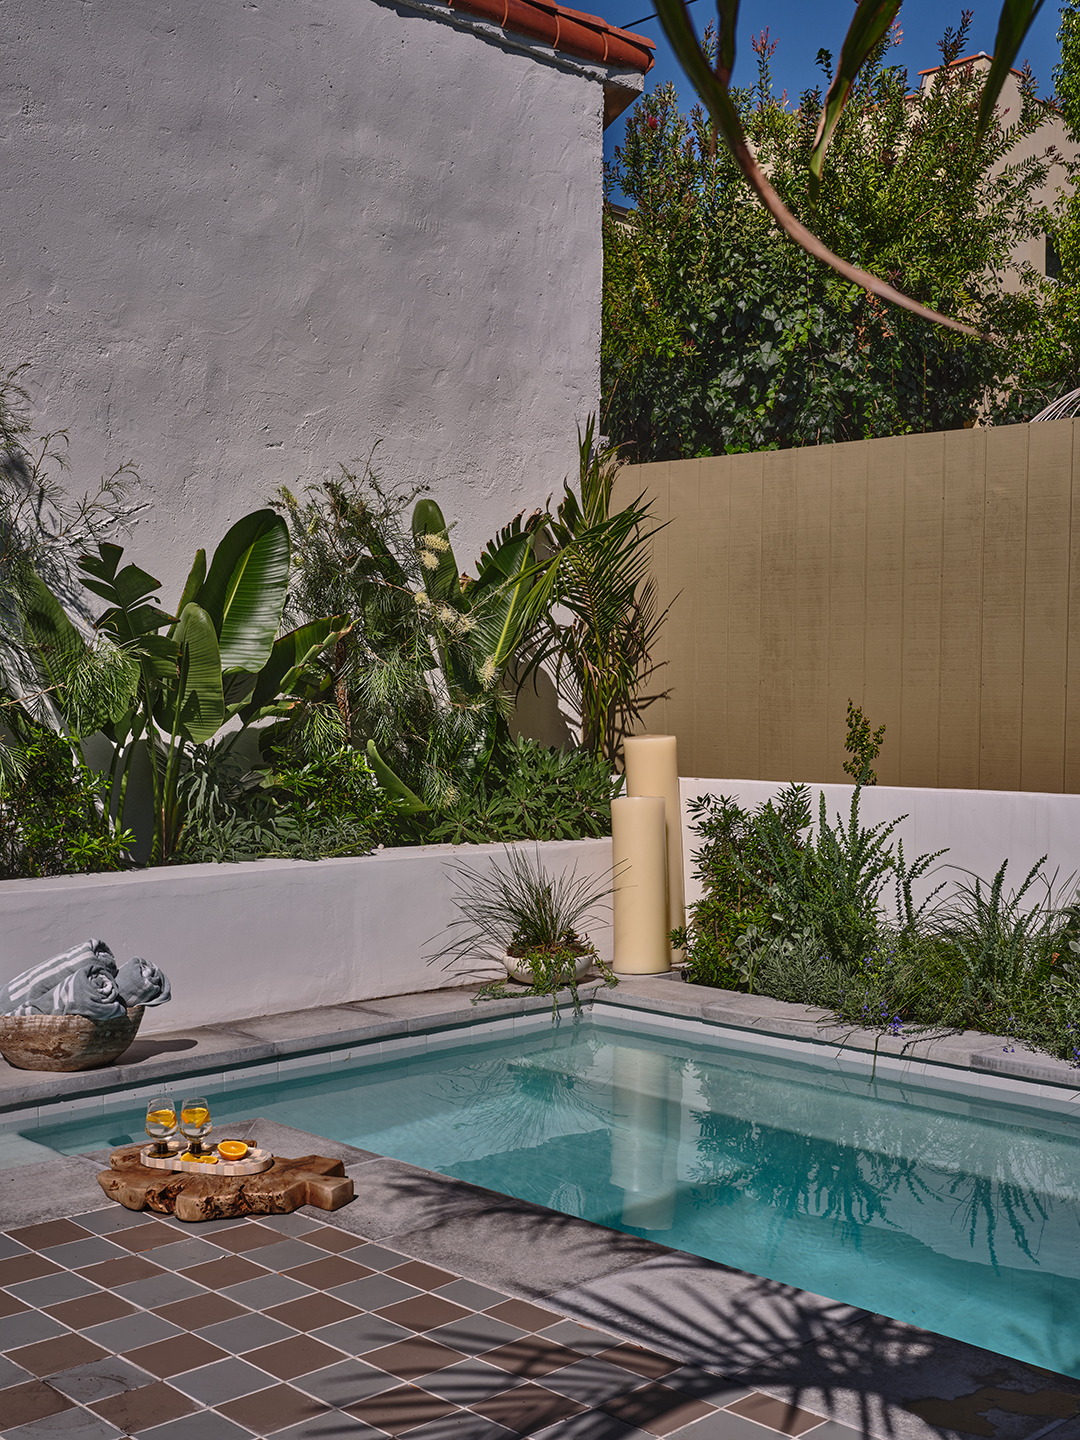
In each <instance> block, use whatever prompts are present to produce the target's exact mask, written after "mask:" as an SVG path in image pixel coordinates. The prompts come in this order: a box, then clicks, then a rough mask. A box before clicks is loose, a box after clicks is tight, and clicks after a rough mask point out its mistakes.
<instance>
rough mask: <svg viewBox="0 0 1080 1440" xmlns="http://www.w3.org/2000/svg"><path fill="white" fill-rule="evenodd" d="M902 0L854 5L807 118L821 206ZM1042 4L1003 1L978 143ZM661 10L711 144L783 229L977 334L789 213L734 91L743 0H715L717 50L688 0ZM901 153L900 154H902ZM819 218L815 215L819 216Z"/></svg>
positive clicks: (922, 311)
mask: <svg viewBox="0 0 1080 1440" xmlns="http://www.w3.org/2000/svg"><path fill="white" fill-rule="evenodd" d="M901 3H902V0H859V3H858V5H857V6H856V10H855V15H854V17H853V19H852V21H851V24H850V26H849V27H848V31H847V34H846V35H845V37H844V42H843V45H842V47H841V50H840V58H839V61H838V62H837V66H836V73H835V74H834V75H830V85H829V90H828V93H827V95H826V96H825V100H824V103H823V104H822V105H821V106H820V108H819V112H818V113H816V114H815V115H813V116H812V117H808V119H809V122H810V123H811V124H813V123H814V121H816V129H815V131H814V134H813V140H812V143H811V145H810V146H809V149H808V153H807V156H806V166H807V172H808V176H807V195H808V198H809V201H810V204H811V206H814V207H816V206H817V204H818V201H819V199H820V197H821V194H822V177H823V175H824V173H825V157H826V154H827V152H828V150H829V147H830V145H835V144H836V142H837V140H838V138H839V136H840V134H841V133H842V119H843V118H844V110H845V106H846V105H847V103H848V101H849V99H852V98H855V99H856V100H858V99H859V79H860V72H862V71H863V70H864V67H870V69H871V70H872V69H873V66H874V65H875V63H879V62H880V57H881V55H882V53H883V51H884V49H885V48H886V47H887V46H888V44H889V39H890V28H891V27H892V25H893V23H894V21H895V19H896V15H897V12H898V11H899V9H900V5H901ZM1042 3H1043V0H1004V3H1003V4H1002V8H1001V16H1000V19H999V22H998V31H997V38H996V41H995V44H994V54H993V57H992V59H991V63H990V66H989V68H988V70H987V72H986V79H985V81H984V83H983V85H982V89H981V92H980V95H979V101H978V109H977V112H976V117H975V127H974V140H975V143H976V144H981V143H982V141H983V140H984V139H985V137H986V136H988V135H989V134H991V133H992V131H993V130H994V129H995V127H998V120H997V116H996V107H997V100H998V96H999V95H1000V94H1001V89H1002V86H1003V85H1004V83H1005V81H1006V79H1007V77H1008V75H1009V73H1010V70H1011V68H1012V64H1013V61H1014V60H1015V58H1016V56H1017V54H1018V52H1019V50H1020V46H1021V44H1022V43H1023V40H1024V36H1025V35H1026V34H1027V32H1028V30H1029V28H1030V27H1031V24H1032V21H1033V20H1034V19H1035V16H1036V15H1037V14H1038V12H1039V10H1040V9H1041V8H1042ZM657 12H658V14H659V17H660V23H661V24H662V25H663V27H664V32H665V34H666V35H667V37H668V40H669V41H670V42H671V46H672V49H673V50H674V51H675V56H676V58H677V59H678V61H679V64H680V65H681V66H682V68H683V70H684V71H685V73H686V75H687V77H688V78H689V80H690V82H691V83H692V84H693V86H694V88H695V90H696V91H697V93H698V95H699V96H700V97H701V99H702V101H703V102H704V103H705V105H706V107H707V109H708V112H709V117H710V121H711V126H712V135H711V144H712V146H713V147H715V143H716V138H717V137H719V138H721V139H722V140H723V141H724V144H725V145H726V146H727V148H728V149H729V150H730V152H731V155H732V156H733V158H734V160H735V163H736V164H737V166H738V168H739V170H740V171H741V173H742V174H743V176H744V177H745V178H746V180H747V181H748V182H749V185H750V187H751V190H752V192H753V194H754V196H755V198H756V200H757V201H758V202H759V203H760V204H761V205H762V206H763V207H764V209H765V210H766V211H768V213H769V214H770V215H771V216H772V218H773V220H774V221H776V223H777V224H778V225H779V227H780V228H781V229H782V230H783V231H784V233H785V234H786V235H787V236H789V238H790V239H792V240H794V241H795V243H796V244H797V245H799V246H801V247H802V248H803V249H804V250H806V251H807V253H808V254H810V255H812V256H814V257H815V258H816V259H817V260H820V261H824V262H825V264H826V265H829V266H830V267H831V268H832V269H833V270H834V271H835V272H836V273H837V274H839V275H841V276H842V277H843V278H844V279H846V280H848V281H850V282H852V283H854V284H855V285H858V286H860V287H861V288H863V289H865V290H867V291H869V292H870V293H871V294H873V295H876V296H878V297H879V298H880V299H882V300H886V301H889V302H891V303H892V304H894V305H898V306H900V307H901V308H903V309H906V310H909V311H911V312H912V313H913V314H915V315H918V316H920V317H921V318H923V319H926V320H934V321H936V322H937V323H938V324H942V325H946V326H948V327H950V328H951V329H954V330H958V331H962V332H966V333H968V334H971V333H973V331H972V330H971V327H970V326H967V325H965V324H963V323H962V322H960V321H958V320H957V319H955V318H953V317H949V316H946V315H943V314H941V313H939V312H937V311H935V310H933V309H930V308H928V307H927V306H925V305H922V304H920V303H918V301H916V300H914V299H912V298H911V297H910V296H907V295H904V294H902V293H901V292H899V291H898V290H896V289H895V287H894V286H892V285H890V284H887V283H886V282H885V281H884V280H882V279H880V278H879V277H878V276H877V275H875V274H872V273H870V272H869V271H868V270H866V269H863V268H860V266H859V265H857V264H852V263H851V262H850V261H848V260H845V259H843V258H842V257H841V256H839V255H837V254H836V253H835V252H834V251H832V250H830V249H829V247H828V245H827V244H826V243H824V242H823V241H822V240H821V239H820V238H819V236H818V234H817V233H815V231H812V230H811V229H809V228H808V227H807V226H806V225H805V224H803V223H801V222H800V221H799V220H798V219H797V218H796V216H795V215H793V214H792V213H791V210H790V209H789V208H788V206H787V205H786V204H785V203H784V199H783V196H782V194H781V192H780V190H779V188H778V187H776V186H775V185H774V184H773V183H772V180H771V178H770V175H769V170H768V161H767V160H765V161H763V160H762V158H761V157H760V156H759V155H757V154H756V153H755V149H754V147H753V145H752V144H751V143H750V141H749V138H748V136H747V134H746V130H745V128H744V124H743V119H742V116H741V115H740V113H739V106H738V103H737V100H736V97H735V95H734V94H733V92H732V90H731V72H732V69H733V67H734V64H735V31H736V26H737V23H738V16H739V0H717V4H716V13H717V30H716V38H715V48H713V49H710V47H709V46H708V45H702V43H701V41H700V40H699V39H698V37H697V34H696V32H695V30H694V25H693V21H692V19H691V17H690V12H689V10H688V9H687V6H686V3H685V0H657ZM822 53H824V55H825V57H826V60H827V63H828V64H829V65H830V66H831V63H832V60H831V56H830V55H829V54H828V52H827V51H825V52H821V51H819V56H820V55H821V54H822ZM862 119H863V116H862V115H861V114H860V115H858V116H857V117H856V121H855V123H856V124H858V123H859V122H860V121H861V120H862ZM895 158H896V157H894V159H895ZM900 159H901V161H902V157H900ZM941 179H942V181H943V182H944V184H943V185H940V186H939V187H938V189H939V190H940V189H943V188H944V185H945V184H948V183H949V181H950V174H949V172H948V171H946V173H945V174H943V175H942V177H941ZM814 220H815V221H816V216H815V217H814ZM812 223H814V222H812ZM924 223H925V221H924ZM815 229H816V226H815Z"/></svg>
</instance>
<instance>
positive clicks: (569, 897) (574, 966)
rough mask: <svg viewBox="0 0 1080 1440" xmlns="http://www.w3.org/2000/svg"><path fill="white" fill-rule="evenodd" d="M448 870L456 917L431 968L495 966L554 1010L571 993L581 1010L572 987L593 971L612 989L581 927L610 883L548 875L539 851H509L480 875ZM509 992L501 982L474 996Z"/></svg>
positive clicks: (573, 874) (463, 868) (572, 874)
mask: <svg viewBox="0 0 1080 1440" xmlns="http://www.w3.org/2000/svg"><path fill="white" fill-rule="evenodd" d="M454 871H455V875H454V879H455V896H454V898H455V901H456V903H457V907H458V910H459V911H460V914H459V916H458V918H457V919H456V920H451V922H450V925H449V926H448V929H449V930H450V931H451V932H453V936H452V938H451V940H450V941H449V943H448V944H446V945H445V946H443V948H442V949H441V950H439V951H437V952H436V953H435V954H433V955H431V956H429V957H428V960H429V963H433V962H434V961H436V960H442V961H443V962H444V964H445V966H446V968H447V969H449V968H450V966H452V965H460V964H462V963H464V964H465V965H466V966H471V967H473V968H475V966H476V962H477V961H478V960H483V961H488V962H490V961H492V960H495V961H496V962H497V963H499V964H502V965H503V966H504V967H505V969H506V974H507V978H508V979H510V980H513V981H515V982H516V983H517V984H519V985H524V986H526V987H527V989H526V993H528V994H534V995H551V997H552V1007H553V1010H554V1009H555V996H556V993H557V992H558V991H559V990H563V989H569V990H570V991H571V993H572V995H573V1000H574V1008H575V1010H580V1008H581V1007H580V1002H579V1000H578V993H577V986H578V982H579V981H580V980H582V979H583V978H584V977H585V975H587V974H588V972H589V970H591V969H592V968H594V967H595V968H596V969H598V970H599V971H600V973H601V975H602V976H603V977H604V979H605V981H606V982H607V983H608V984H609V985H614V984H615V983H616V982H615V978H614V976H613V975H612V974H611V970H610V968H609V967H608V966H607V965H606V964H605V963H604V962H603V961H602V960H601V959H600V957H599V956H598V954H597V951H596V946H595V945H593V944H592V942H591V941H590V939H589V937H588V934H587V933H586V932H585V930H584V928H583V926H584V921H585V920H586V918H587V917H588V916H589V915H590V914H592V913H595V912H596V910H597V909H598V908H599V907H600V906H601V904H602V902H603V901H604V900H605V899H606V897H607V896H608V895H610V894H611V886H610V885H605V886H604V887H602V888H599V889H597V888H596V887H595V885H594V882H593V880H592V878H591V877H590V876H587V875H586V876H580V875H578V873H577V866H576V865H575V866H574V868H573V869H572V870H571V871H569V872H564V873H563V874H561V875H552V874H550V873H549V872H548V871H547V870H545V868H544V866H543V864H542V862H541V860H540V851H539V847H537V849H536V851H535V852H534V853H532V854H530V853H529V852H528V851H526V850H520V849H511V848H510V847H509V846H508V847H507V848H506V864H505V866H503V865H500V864H498V863H494V864H492V865H491V866H490V867H489V868H487V869H483V870H481V869H478V868H476V867H475V866H472V865H466V864H459V865H457V866H455V867H454ZM512 993H515V992H512V991H508V990H507V989H506V987H505V982H501V981H499V982H496V983H494V984H489V985H485V986H484V987H483V989H482V990H481V991H480V993H479V995H478V996H477V997H476V998H477V999H484V998H492V997H495V996H501V995H507V994H512ZM517 993H520V992H517Z"/></svg>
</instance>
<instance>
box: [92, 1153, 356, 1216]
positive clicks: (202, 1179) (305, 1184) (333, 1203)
mask: <svg viewBox="0 0 1080 1440" xmlns="http://www.w3.org/2000/svg"><path fill="white" fill-rule="evenodd" d="M141 1148H142V1147H141V1146H139V1145H124V1146H122V1147H121V1148H120V1149H119V1150H114V1151H113V1153H112V1155H111V1156H110V1159H109V1165H110V1168H109V1169H108V1170H102V1171H101V1173H100V1174H99V1175H98V1184H99V1185H100V1186H101V1188H102V1190H104V1191H105V1194H106V1195H108V1197H109V1199H110V1200H117V1201H119V1203H120V1204H121V1205H123V1206H125V1207H126V1208H127V1209H128V1210H156V1211H157V1212H158V1214H159V1215H175V1216H176V1218H177V1219H178V1220H227V1219H231V1218H232V1217H234V1216H238V1215H287V1214H288V1213H289V1211H290V1210H298V1209H299V1208H300V1206H301V1205H314V1206H316V1207H317V1208H318V1209H319V1210H340V1209H341V1207H342V1205H347V1204H348V1203H349V1201H350V1200H351V1199H352V1198H353V1193H354V1192H353V1182H352V1181H351V1180H350V1179H349V1177H348V1176H347V1175H346V1174H345V1167H344V1165H343V1164H342V1163H341V1161H340V1160H328V1159H327V1158H326V1157H325V1156H323V1155H302V1156H301V1157H300V1158H299V1159H298V1160H286V1159H284V1158H283V1157H280V1156H278V1157H275V1159H274V1163H273V1165H272V1166H271V1167H270V1169H269V1170H263V1171H262V1172H261V1173H260V1174H258V1175H205V1174H204V1175H192V1174H190V1173H184V1172H179V1173H178V1172H176V1171H169V1170H151V1169H150V1167H149V1166H147V1165H143V1164H142V1163H141V1159H140V1155H139V1151H140V1149H141Z"/></svg>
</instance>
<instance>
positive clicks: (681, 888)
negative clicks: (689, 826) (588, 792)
mask: <svg viewBox="0 0 1080 1440" xmlns="http://www.w3.org/2000/svg"><path fill="white" fill-rule="evenodd" d="M623 758H624V764H625V766H626V793H627V795H662V796H663V797H664V803H665V824H666V827H667V857H668V864H667V872H668V929H669V930H681V929H682V927H683V926H684V925H685V924H686V884H685V881H684V879H683V833H682V796H681V795H680V793H679V759H678V755H677V753H676V740H675V736H674V735H631V736H628V737H627V738H626V739H625V740H624V741H623Z"/></svg>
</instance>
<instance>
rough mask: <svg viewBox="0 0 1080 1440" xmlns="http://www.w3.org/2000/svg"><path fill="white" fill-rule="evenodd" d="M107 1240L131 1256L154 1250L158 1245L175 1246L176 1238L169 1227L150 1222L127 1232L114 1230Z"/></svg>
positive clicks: (133, 1227)
mask: <svg viewBox="0 0 1080 1440" xmlns="http://www.w3.org/2000/svg"><path fill="white" fill-rule="evenodd" d="M109 1239H110V1240H111V1241H112V1242H113V1244H114V1245H122V1246H123V1247H124V1249H125V1250H130V1251H131V1253H132V1254H133V1255H141V1254H142V1253H143V1252H144V1251H146V1250H156V1249H157V1247H158V1246H159V1245H175V1244H176V1241H177V1239H178V1236H177V1234H176V1231H175V1230H174V1229H173V1227H172V1226H171V1225H163V1224H162V1223H161V1221H160V1220H151V1221H150V1222H149V1223H148V1224H146V1225H132V1226H131V1227H130V1228H129V1229H127V1230H116V1231H114V1232H113V1234H111V1235H110V1236H109Z"/></svg>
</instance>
